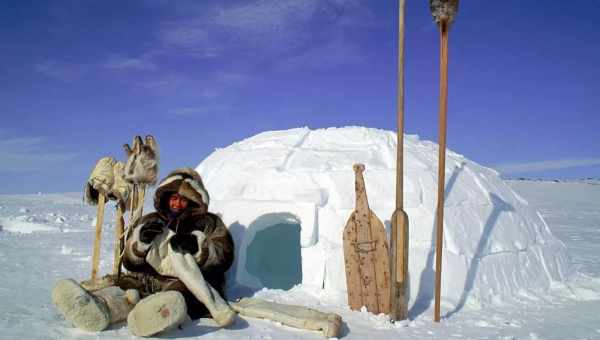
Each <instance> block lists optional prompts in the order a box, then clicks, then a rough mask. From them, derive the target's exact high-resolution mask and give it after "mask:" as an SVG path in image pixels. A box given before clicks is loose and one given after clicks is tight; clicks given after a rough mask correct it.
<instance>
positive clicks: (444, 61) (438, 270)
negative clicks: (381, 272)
mask: <svg viewBox="0 0 600 340" xmlns="http://www.w3.org/2000/svg"><path fill="white" fill-rule="evenodd" d="M440 33H441V39H440V131H439V138H440V140H439V161H438V192H437V195H438V201H437V215H436V222H437V234H436V243H435V255H436V256H435V315H434V320H435V321H436V322H439V321H440V297H441V286H442V243H443V240H444V192H445V183H446V174H445V169H446V127H447V111H448V24H447V23H446V22H441V23H440Z"/></svg>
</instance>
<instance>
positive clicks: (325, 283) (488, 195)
mask: <svg viewBox="0 0 600 340" xmlns="http://www.w3.org/2000/svg"><path fill="white" fill-rule="evenodd" d="M404 143H405V144H404V145H405V178H404V183H405V184H404V185H405V198H404V200H405V210H406V211H407V213H408V216H409V220H410V264H409V271H410V278H411V279H410V285H411V288H410V290H411V294H410V297H411V303H410V304H411V308H412V310H413V312H418V311H419V310H420V309H426V308H427V307H428V306H429V305H430V303H431V300H432V296H433V282H434V269H433V268H434V266H435V261H434V242H435V240H434V239H433V237H434V235H435V229H434V226H435V224H434V217H435V206H436V199H437V198H436V194H437V189H436V186H437V152H438V151H437V150H438V146H437V144H435V143H432V142H429V141H421V140H419V138H418V136H405V141H404ZM359 162H360V163H363V164H365V166H366V171H365V174H364V175H365V182H366V188H367V196H368V198H369V204H370V207H371V209H372V210H373V211H374V212H375V214H376V215H377V216H378V217H379V218H380V219H381V220H382V221H384V223H385V224H386V226H387V227H388V228H389V219H390V217H391V214H392V212H393V210H394V204H395V166H396V134H395V132H391V131H384V130H378V129H370V128H364V127H345V128H329V129H319V130H310V129H308V128H297V129H291V130H285V131H271V132H264V133H260V134H258V135H256V136H254V137H251V138H248V139H245V140H243V141H240V142H238V143H234V144H232V145H230V146H228V147H226V148H224V149H218V150H216V151H215V152H214V153H212V154H211V155H210V156H209V157H207V158H206V159H205V160H204V161H203V162H202V163H201V164H200V165H199V166H198V167H197V170H198V171H199V172H200V173H201V175H202V176H203V178H204V181H205V184H206V186H207V188H208V190H209V192H210V194H211V206H210V210H211V211H214V212H217V213H220V214H222V216H223V219H224V221H225V223H226V224H227V225H228V226H229V228H230V230H231V231H232V233H233V235H234V239H235V242H236V247H237V249H236V250H237V253H236V263H234V267H233V269H232V274H231V275H232V276H233V277H234V278H235V281H236V282H237V283H238V284H240V285H244V286H248V287H253V288H260V287H264V286H266V287H269V288H283V289H287V288H290V287H292V286H293V285H294V284H298V283H302V284H303V285H309V286H318V287H323V288H324V289H326V290H328V291H331V292H338V293H339V296H344V294H345V293H344V292H345V289H346V282H345V272H344V259H343V249H342V230H343V228H344V226H345V224H346V221H347V219H348V217H349V216H350V213H351V211H352V209H353V208H354V204H355V196H354V172H353V170H352V165H353V164H354V163H359ZM446 180H447V184H446V207H445V218H444V227H445V236H444V254H443V256H444V264H443V265H444V271H443V289H442V296H443V299H444V300H445V302H448V303H450V304H452V305H453V306H454V308H455V310H459V309H460V308H462V306H463V305H465V304H469V305H472V306H481V305H485V304H487V303H489V302H493V301H498V300H502V298H503V297H509V296H513V295H515V294H518V293H524V292H526V291H533V290H544V289H546V288H548V287H549V286H550V284H551V282H552V281H563V280H566V279H567V278H569V276H570V275H571V274H572V270H571V269H570V267H569V259H568V256H567V253H566V249H565V246H564V245H563V244H562V243H561V242H560V241H559V240H557V239H556V238H555V237H554V236H553V235H552V234H551V233H550V231H549V229H548V227H547V226H546V224H545V222H544V220H543V219H542V218H541V216H540V214H539V213H538V212H537V211H535V210H534V209H533V208H531V207H529V206H528V204H527V202H526V201H525V200H523V199H522V198H520V197H519V196H518V195H517V194H516V193H515V192H514V191H513V190H512V189H511V188H509V186H508V185H506V184H505V183H504V182H503V181H502V180H501V179H500V177H499V175H498V173H497V172H495V171H494V170H492V169H489V168H486V167H483V166H481V165H478V164H476V163H474V162H472V161H470V160H468V159H466V158H465V157H463V156H462V155H459V154H457V153H454V152H451V151H448V154H447V160H446Z"/></svg>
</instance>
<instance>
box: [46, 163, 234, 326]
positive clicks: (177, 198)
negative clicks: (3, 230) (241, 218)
mask: <svg viewBox="0 0 600 340" xmlns="http://www.w3.org/2000/svg"><path fill="white" fill-rule="evenodd" d="M208 203H209V196H208V193H207V191H206V189H205V188H204V185H203V183H202V179H201V178H200V175H199V174H198V173H197V172H196V171H194V170H193V169H191V168H181V169H177V170H175V171H173V172H172V173H170V174H169V175H168V176H167V177H166V178H165V179H163V180H162V181H161V182H160V183H159V185H158V187H157V189H156V192H155V194H154V207H155V209H156V212H153V213H150V214H147V215H145V216H143V217H142V218H141V219H140V221H138V223H136V224H135V225H134V226H133V227H132V228H131V229H130V230H129V233H128V238H127V241H126V244H125V251H124V257H123V264H124V266H125V268H126V269H128V270H129V273H127V274H124V275H122V276H121V278H120V280H119V282H118V283H117V285H118V286H119V287H107V288H102V289H99V290H94V291H93V292H92V293H90V292H89V291H87V290H85V289H84V288H83V287H82V286H81V285H79V284H78V283H76V282H75V281H73V280H60V281H59V282H58V283H57V285H56V287H55V289H54V290H53V293H52V295H53V300H54V302H55V304H56V305H57V307H58V309H59V310H60V311H61V312H62V313H63V315H64V316H65V318H66V319H68V320H69V321H71V322H72V323H73V324H74V325H75V326H77V327H79V328H82V329H86V330H93V331H98V330H103V329H105V328H106V327H108V325H109V324H111V323H116V322H120V321H123V320H124V319H125V318H127V320H128V325H129V327H130V330H131V331H132V333H134V334H136V335H142V336H146V335H153V334H156V333H158V332H160V331H163V330H166V329H168V328H171V327H173V326H177V325H178V324H179V323H181V322H182V321H183V319H181V314H185V313H186V312H187V314H188V315H189V317H191V318H192V319H197V318H199V317H203V316H212V317H213V318H215V321H217V323H218V324H219V325H222V326H227V325H228V324H230V323H231V322H233V315H234V313H233V312H232V311H231V310H230V309H229V307H228V306H227V304H226V302H224V300H223V296H224V286H225V272H226V271H227V270H228V269H229V267H230V266H231V264H232V262H233V256H234V245H233V240H232V238H231V235H230V233H229V231H228V230H227V228H226V227H225V225H224V224H223V221H222V220H221V219H220V218H219V217H218V216H217V215H215V214H212V213H209V212H208V211H207V209H208ZM114 279H115V278H113V277H111V278H110V280H108V281H114ZM183 279H185V280H183ZM182 280H183V281H185V283H184V282H183V281H182ZM119 288H121V289H122V290H121V289H119ZM125 290H126V291H127V293H125ZM140 296H141V297H142V298H143V299H142V300H141V301H139V302H138V300H139V298H140ZM199 297H200V298H201V299H202V300H203V301H204V303H203V302H200V301H199V300H200V298H199ZM215 301H216V305H215ZM205 303H207V304H209V305H208V306H205ZM135 304H137V305H135ZM133 305H135V307H133ZM219 306H220V307H219ZM157 307H160V308H157ZM207 307H208V309H207ZM132 309H133V310H132ZM130 311H131V312H130ZM209 311H210V312H211V313H212V314H213V315H211V314H210V313H209ZM214 314H220V315H214Z"/></svg>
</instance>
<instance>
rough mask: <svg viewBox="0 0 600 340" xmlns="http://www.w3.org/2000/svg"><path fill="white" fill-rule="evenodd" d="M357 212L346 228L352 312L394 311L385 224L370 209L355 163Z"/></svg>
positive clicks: (349, 293) (361, 172) (361, 169)
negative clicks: (391, 300) (361, 310)
mask: <svg viewBox="0 0 600 340" xmlns="http://www.w3.org/2000/svg"><path fill="white" fill-rule="evenodd" d="M353 169H354V173H355V191H356V209H355V210H354V211H353V212H352V214H351V215H350V218H349V219H348V222H347V223H346V227H345V228H344V235H343V239H344V261H345V265H346V286H347V292H348V304H349V305H350V308H351V309H352V310H360V308H361V307H362V306H365V307H366V308H367V310H368V311H369V312H371V313H374V314H379V313H385V314H389V312H390V272H389V270H390V267H389V258H388V257H389V253H388V246H387V237H386V235H385V229H384V227H383V223H381V221H380V220H379V218H377V216H375V214H374V213H373V212H372V211H371V209H369V202H368V201H367V192H366V190H365V181H364V178H363V172H364V171H365V166H364V165H362V164H355V165H354V166H353Z"/></svg>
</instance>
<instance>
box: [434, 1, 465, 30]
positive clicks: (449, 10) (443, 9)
mask: <svg viewBox="0 0 600 340" xmlns="http://www.w3.org/2000/svg"><path fill="white" fill-rule="evenodd" d="M429 9H430V10H431V15H432V16H433V18H434V19H435V22H436V23H438V24H440V23H442V22H445V23H446V24H448V25H450V24H451V23H452V22H453V21H454V17H455V16H456V13H457V12H458V0H429Z"/></svg>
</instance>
